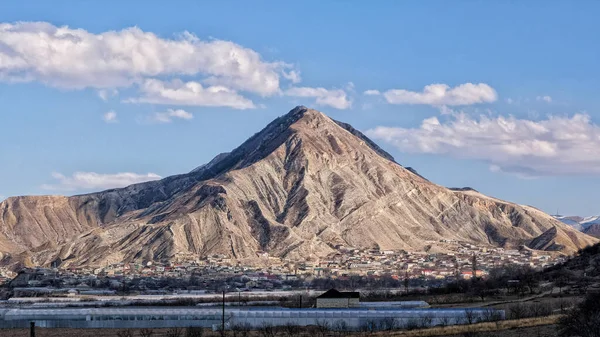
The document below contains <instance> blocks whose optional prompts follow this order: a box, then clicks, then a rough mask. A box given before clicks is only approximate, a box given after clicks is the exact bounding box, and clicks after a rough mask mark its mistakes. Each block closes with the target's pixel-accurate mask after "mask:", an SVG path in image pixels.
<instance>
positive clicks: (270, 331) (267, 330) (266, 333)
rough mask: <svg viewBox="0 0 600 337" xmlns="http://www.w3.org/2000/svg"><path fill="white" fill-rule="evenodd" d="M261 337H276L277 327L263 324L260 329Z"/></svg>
mask: <svg viewBox="0 0 600 337" xmlns="http://www.w3.org/2000/svg"><path fill="white" fill-rule="evenodd" d="M258 332H259V334H260V336H262V337H275V335H276V332H275V327H274V326H273V324H271V323H267V322H263V323H262V325H261V326H260V328H259V329H258Z"/></svg>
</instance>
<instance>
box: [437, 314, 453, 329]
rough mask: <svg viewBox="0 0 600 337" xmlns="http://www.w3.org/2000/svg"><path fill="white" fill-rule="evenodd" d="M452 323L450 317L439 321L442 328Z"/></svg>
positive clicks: (441, 318)
mask: <svg viewBox="0 0 600 337" xmlns="http://www.w3.org/2000/svg"><path fill="white" fill-rule="evenodd" d="M450 322H451V318H450V317H448V316H444V317H440V319H439V325H440V326H442V327H445V326H448V325H450Z"/></svg>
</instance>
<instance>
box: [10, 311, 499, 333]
mask: <svg viewBox="0 0 600 337" xmlns="http://www.w3.org/2000/svg"><path fill="white" fill-rule="evenodd" d="M222 315H223V311H222V309H221V308H195V307H189V308H183V307H177V308H173V307H120V308H48V309H38V308H27V309H4V310H3V311H0V316H1V319H2V320H0V327H4V328H16V327H28V326H29V323H30V322H35V323H36V325H37V326H40V327H48V328H53V327H56V328H58V327H69V328H144V327H150V328H160V327H189V326H198V327H214V326H220V324H221V322H222V318H223V316H222ZM504 317H505V314H504V311H503V310H494V309H478V308H472V309H401V308H393V307H386V308H355V309H287V308H265V307H245V308H226V309H225V322H226V326H227V327H230V328H231V327H234V326H251V327H260V326H263V325H265V324H268V325H273V326H278V325H286V324H289V323H292V324H294V325H300V326H307V325H318V324H327V325H329V326H331V327H333V326H336V325H337V326H345V327H347V328H349V329H359V328H361V327H366V326H368V327H370V328H373V329H377V328H383V327H384V326H388V327H389V325H390V324H393V325H394V326H395V327H403V326H409V325H411V324H412V325H417V326H433V325H439V324H445V325H452V324H464V323H467V322H474V321H485V320H492V319H494V320H499V319H504Z"/></svg>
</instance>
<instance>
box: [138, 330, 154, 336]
mask: <svg viewBox="0 0 600 337" xmlns="http://www.w3.org/2000/svg"><path fill="white" fill-rule="evenodd" d="M152 335H154V330H152V329H148V328H144V329H141V330H140V336H141V337H152Z"/></svg>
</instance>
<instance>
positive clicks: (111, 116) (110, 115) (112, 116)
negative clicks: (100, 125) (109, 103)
mask: <svg viewBox="0 0 600 337" xmlns="http://www.w3.org/2000/svg"><path fill="white" fill-rule="evenodd" d="M102 119H103V120H104V121H105V122H106V123H118V122H119V120H118V119H117V113H116V112H114V111H113V110H110V111H109V112H107V113H105V114H104V115H103V116H102Z"/></svg>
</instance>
